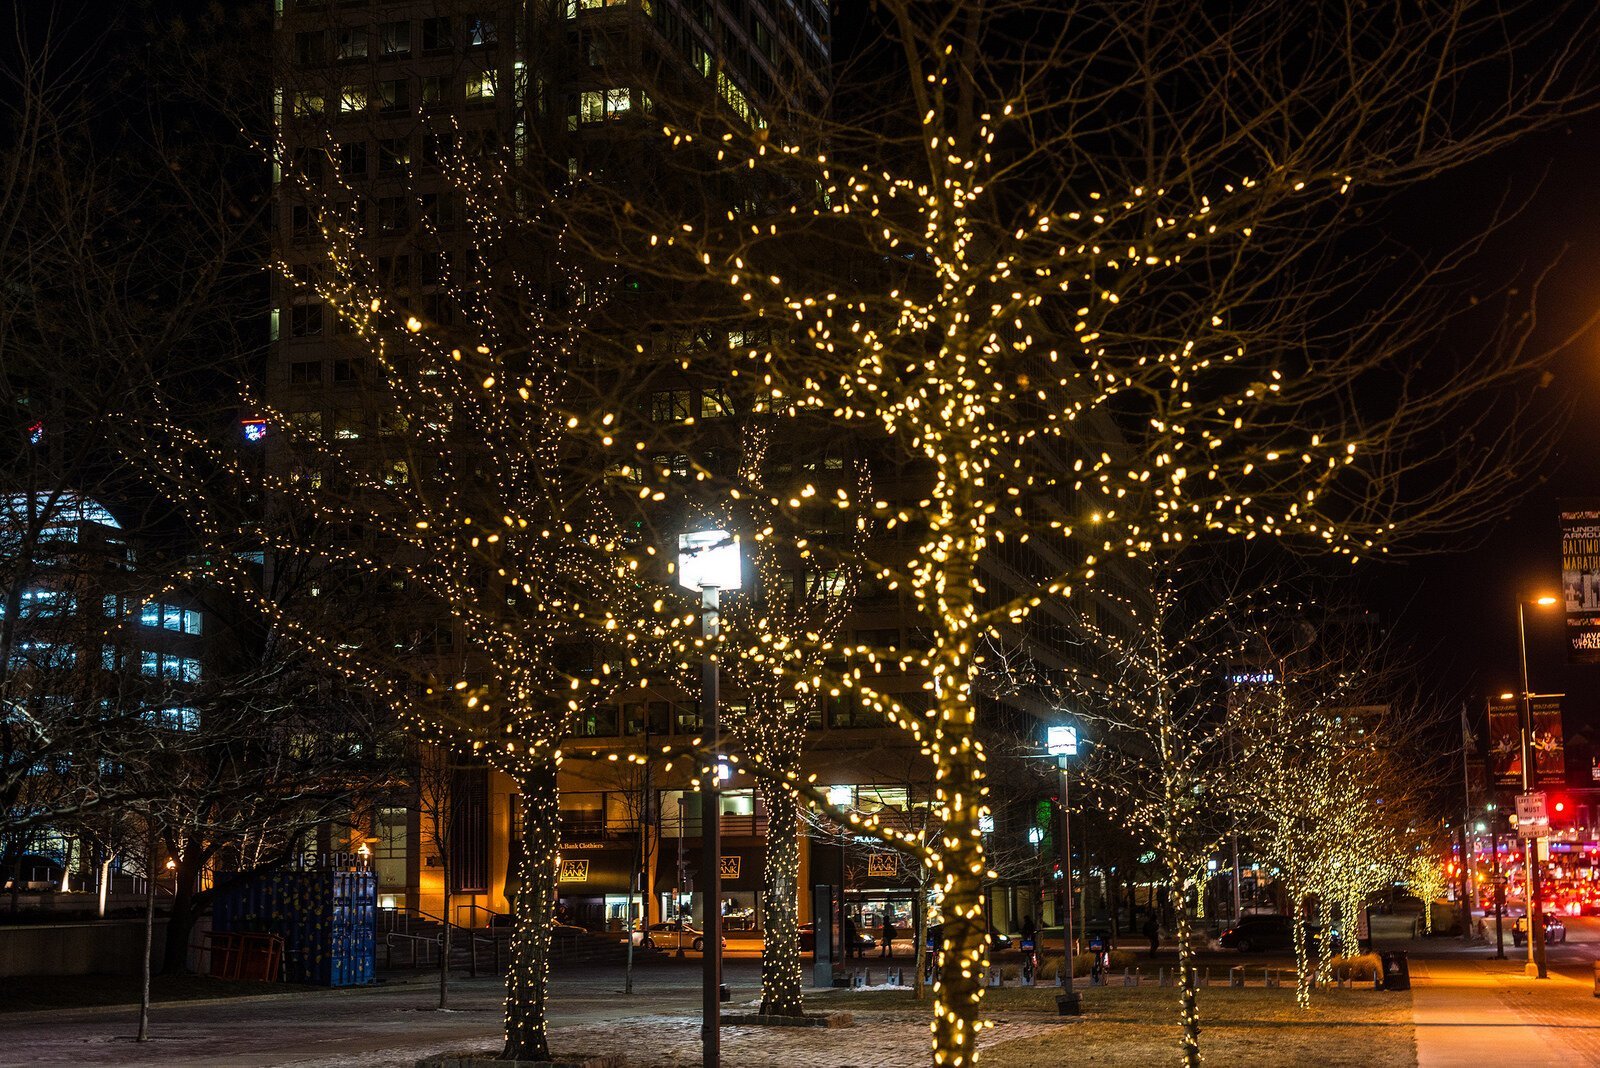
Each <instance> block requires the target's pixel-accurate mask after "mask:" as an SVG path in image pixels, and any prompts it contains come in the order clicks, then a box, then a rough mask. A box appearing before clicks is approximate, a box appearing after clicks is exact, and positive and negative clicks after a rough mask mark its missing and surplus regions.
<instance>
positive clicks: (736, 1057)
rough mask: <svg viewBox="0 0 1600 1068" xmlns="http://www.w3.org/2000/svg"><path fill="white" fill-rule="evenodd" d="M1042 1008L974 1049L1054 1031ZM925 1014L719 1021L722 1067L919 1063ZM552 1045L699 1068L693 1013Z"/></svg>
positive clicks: (906, 1066) (566, 1033) (573, 1031)
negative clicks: (796, 1023) (803, 1023)
mask: <svg viewBox="0 0 1600 1068" xmlns="http://www.w3.org/2000/svg"><path fill="white" fill-rule="evenodd" d="M1063 1026H1071V1024H1070V1023H1068V1024H1063V1023H1061V1022H1059V1021H1057V1020H1056V1019H1055V1018H1054V1017H1050V1016H1045V1015H1043V1014H1026V1015H1024V1014H1020V1013H1019V1014H1015V1015H1014V1017H1013V1018H1012V1019H1009V1020H1005V1021H1003V1022H1000V1023H997V1024H996V1026H994V1027H992V1028H989V1029H986V1030H985V1031H984V1032H983V1035H982V1037H981V1038H980V1040H979V1045H980V1048H981V1047H989V1046H993V1045H995V1044H996V1043H999V1042H1010V1041H1012V1040H1014V1039H1019V1038H1031V1037H1033V1036H1035V1035H1041V1034H1048V1033H1052V1032H1055V1031H1059V1030H1060V1029H1061V1028H1062V1027H1063ZM928 1043H929V1038H928V1017H927V1014H926V1013H878V1012H874V1013H862V1014H857V1015H856V1026H855V1027H842V1028H835V1029H824V1028H810V1027H808V1028H789V1027H724V1028H723V1029H722V1063H723V1064H724V1065H725V1066H726V1068H795V1066H797V1065H804V1066H805V1068H926V1066H927V1065H928V1064H930V1063H931V1059H932V1055H931V1054H930V1053H929V1045H928ZM559 1044H560V1045H562V1046H567V1045H569V1044H570V1045H571V1046H572V1047H573V1048H578V1049H584V1050H587V1051H590V1052H592V1053H609V1054H620V1055H623V1056H626V1057H627V1058H628V1063H629V1064H630V1065H633V1066H637V1068H699V1065H700V1018H699V1016H641V1017H638V1018H635V1019H632V1020H627V1021H620V1022H616V1023H606V1024H592V1025H588V1026H584V1027H573V1028H564V1029H563V1030H562V1031H561V1034H560V1039H559Z"/></svg>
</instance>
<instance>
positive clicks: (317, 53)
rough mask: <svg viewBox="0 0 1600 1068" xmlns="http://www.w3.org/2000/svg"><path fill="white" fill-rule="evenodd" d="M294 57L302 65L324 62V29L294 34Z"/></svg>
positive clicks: (326, 40) (325, 43) (325, 38)
mask: <svg viewBox="0 0 1600 1068" xmlns="http://www.w3.org/2000/svg"><path fill="white" fill-rule="evenodd" d="M294 58H295V60H296V61H297V62H298V63H299V64H300V65H301V66H302V67H305V66H312V65H314V64H317V63H324V62H326V61H327V59H328V34H327V32H326V31H324V30H307V31H306V32H304V33H297V34H295V35H294Z"/></svg>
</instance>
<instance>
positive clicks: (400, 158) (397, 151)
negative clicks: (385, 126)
mask: <svg viewBox="0 0 1600 1068" xmlns="http://www.w3.org/2000/svg"><path fill="white" fill-rule="evenodd" d="M410 166H411V145H410V143H409V142H408V141H407V140H406V139H405V138H404V137H388V138H384V139H383V140H381V141H379V142H378V173H379V174H403V173H404V172H405V171H406V170H407V169H408V168H409V167H410Z"/></svg>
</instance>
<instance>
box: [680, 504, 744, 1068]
mask: <svg viewBox="0 0 1600 1068" xmlns="http://www.w3.org/2000/svg"><path fill="white" fill-rule="evenodd" d="M742 570H743V566H742V563H741V561H740V559H739V538H738V536H737V535H732V534H729V533H728V532H727V531H725V530H700V531H694V532H691V533H688V534H680V535H678V584H679V585H680V586H684V587H686V588H688V589H691V590H699V591H700V627H701V630H700V634H701V639H702V641H701V655H700V716H701V721H700V731H701V737H702V738H703V740H704V745H705V748H706V751H707V752H708V753H709V754H710V763H709V765H708V767H707V768H706V770H705V771H704V772H703V773H702V774H701V776H700V830H701V845H700V867H701V868H702V869H703V871H702V873H701V885H702V886H703V887H704V889H703V891H702V894H703V897H702V898H701V900H702V901H703V902H704V911H705V922H704V923H703V924H702V928H703V930H702V933H701V938H702V939H703V941H702V942H701V945H702V946H703V947H704V948H703V950H702V952H701V957H702V959H703V963H704V966H705V967H704V973H703V976H702V980H701V981H702V984H703V986H702V990H701V999H702V1000H701V1014H702V1018H701V1021H700V1035H701V1042H702V1047H703V1053H702V1057H701V1064H702V1065H703V1068H718V1066H719V1065H720V1064H721V1063H722V827H721V823H720V820H719V818H718V817H719V816H720V815H721V799H720V796H719V795H720V791H719V790H718V786H719V783H718V781H717V780H718V779H719V778H720V777H721V774H722V762H721V760H720V758H719V756H718V752H717V750H718V748H719V747H720V745H721V739H720V738H719V736H718V726H717V696H718V688H719V683H720V679H719V677H718V669H717V658H716V653H715V650H714V648H713V647H714V645H715V639H716V637H717V631H718V622H719V621H718V609H719V607H720V605H719V602H718V597H719V595H720V594H721V592H722V591H723V590H736V589H738V588H739V587H740V585H741V584H742V580H743V575H742V573H741V572H742Z"/></svg>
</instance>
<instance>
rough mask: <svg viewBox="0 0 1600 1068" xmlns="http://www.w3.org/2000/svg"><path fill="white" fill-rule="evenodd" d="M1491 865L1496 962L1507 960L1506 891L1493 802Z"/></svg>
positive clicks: (1491, 805) (1498, 817)
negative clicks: (1503, 882) (1502, 881)
mask: <svg viewBox="0 0 1600 1068" xmlns="http://www.w3.org/2000/svg"><path fill="white" fill-rule="evenodd" d="M1489 863H1490V865H1491V870H1492V871H1493V873H1494V877H1493V880H1492V883H1491V885H1492V886H1493V888H1494V955H1495V959H1496V960H1505V959H1506V937H1505V927H1504V923H1505V920H1504V917H1505V911H1506V890H1505V886H1504V884H1502V883H1501V882H1500V813H1499V812H1498V811H1497V810H1496V807H1495V803H1494V802H1493V801H1490V802H1489Z"/></svg>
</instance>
